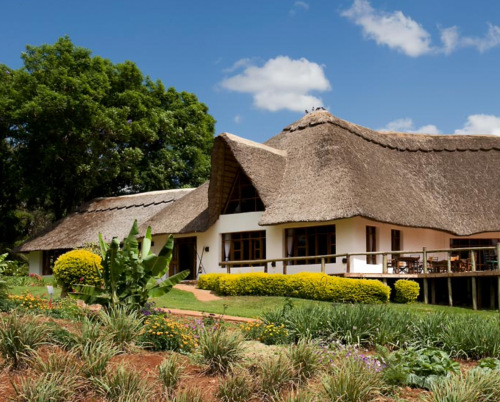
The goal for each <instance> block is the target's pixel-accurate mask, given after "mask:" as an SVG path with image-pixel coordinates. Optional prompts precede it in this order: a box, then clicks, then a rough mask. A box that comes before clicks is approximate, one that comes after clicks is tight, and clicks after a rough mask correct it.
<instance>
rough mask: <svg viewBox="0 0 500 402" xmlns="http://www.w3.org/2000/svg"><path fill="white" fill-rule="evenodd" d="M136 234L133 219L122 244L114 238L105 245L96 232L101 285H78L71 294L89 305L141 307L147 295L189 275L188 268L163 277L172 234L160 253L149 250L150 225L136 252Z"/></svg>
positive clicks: (166, 289)
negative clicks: (99, 256) (100, 265)
mask: <svg viewBox="0 0 500 402" xmlns="http://www.w3.org/2000/svg"><path fill="white" fill-rule="evenodd" d="M138 234H139V229H138V227H137V220H135V221H134V224H133V225H132V229H131V230H130V233H129V235H128V236H127V237H126V238H125V239H124V240H123V247H120V241H119V240H118V239H117V238H116V237H114V238H113V240H111V244H109V245H108V244H106V243H105V242H104V240H103V238H102V235H101V234H100V233H99V245H100V247H101V253H102V255H103V260H102V263H101V264H102V267H103V269H102V271H100V272H99V274H100V275H101V279H102V282H103V286H102V287H96V286H92V285H79V286H76V288H75V291H74V292H73V293H71V296H72V297H75V298H77V299H82V300H84V301H85V302H86V303H89V304H92V303H98V304H102V305H104V306H111V307H116V306H118V305H127V306H130V307H133V308H139V307H142V306H144V304H145V303H146V302H147V300H148V298H150V297H159V296H162V295H164V294H166V293H168V292H169V291H170V290H171V289H172V287H173V286H174V285H176V284H177V283H179V282H180V281H182V280H183V279H185V278H186V277H187V276H188V275H189V271H188V270H185V271H182V272H179V273H178V274H176V275H173V276H171V277H166V275H167V273H168V270H169V265H170V261H171V259H172V252H173V249H174V238H173V236H172V235H170V236H169V237H168V239H167V242H166V243H165V244H164V245H163V247H162V249H161V251H160V253H159V254H158V255H155V254H154V253H153V252H152V251H151V227H148V229H147V231H146V235H145V236H144V239H143V241H142V249H141V250H140V251H139V242H138V241H137V239H136V236H137V235H138ZM98 271H99V270H98Z"/></svg>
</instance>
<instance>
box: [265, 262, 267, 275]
mask: <svg viewBox="0 0 500 402" xmlns="http://www.w3.org/2000/svg"><path fill="white" fill-rule="evenodd" d="M264 273H266V274H267V262H265V263H264Z"/></svg>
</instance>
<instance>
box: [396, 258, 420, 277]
mask: <svg viewBox="0 0 500 402" xmlns="http://www.w3.org/2000/svg"><path fill="white" fill-rule="evenodd" d="M394 261H396V266H395V267H393V269H394V273H396V274H399V273H407V274H415V273H419V272H420V267H419V261H420V257H396V258H395V259H394ZM400 262H404V263H406V266H405V267H400V266H399V263H400Z"/></svg>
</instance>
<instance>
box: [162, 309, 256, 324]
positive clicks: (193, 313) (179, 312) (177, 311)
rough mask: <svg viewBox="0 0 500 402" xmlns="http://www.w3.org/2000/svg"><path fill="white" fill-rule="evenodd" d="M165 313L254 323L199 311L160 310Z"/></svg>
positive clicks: (244, 319) (242, 318)
mask: <svg viewBox="0 0 500 402" xmlns="http://www.w3.org/2000/svg"><path fill="white" fill-rule="evenodd" d="M161 310H163V311H164V312H165V313H169V314H172V315H177V316H181V317H193V318H203V317H207V316H213V317H215V318H220V319H221V320H223V321H227V322H242V323H245V322H252V321H256V320H255V318H245V317H234V316H232V315H223V314H210V313H203V312H201V311H191V310H179V309H175V308H167V307H164V308H161Z"/></svg>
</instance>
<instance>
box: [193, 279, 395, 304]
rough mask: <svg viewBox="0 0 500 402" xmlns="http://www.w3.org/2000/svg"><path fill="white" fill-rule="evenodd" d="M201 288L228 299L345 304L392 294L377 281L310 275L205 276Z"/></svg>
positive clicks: (375, 300) (382, 298) (383, 298)
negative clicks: (283, 298)
mask: <svg viewBox="0 0 500 402" xmlns="http://www.w3.org/2000/svg"><path fill="white" fill-rule="evenodd" d="M198 287H200V288H201V289H209V290H216V291H218V292H219V293H221V294H224V295H229V296H245V295H254V296H293V297H299V298H303V299H311V300H324V301H331V302H344V303H386V302H387V301H388V300H389V295H390V288H389V287H388V286H386V285H384V284H383V283H382V282H380V281H377V280H366V279H347V278H338V277H333V276H328V275H326V274H316V273H308V272H302V273H299V274H293V275H281V274H265V273H250V274H206V275H201V276H200V280H199V281H198Z"/></svg>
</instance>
